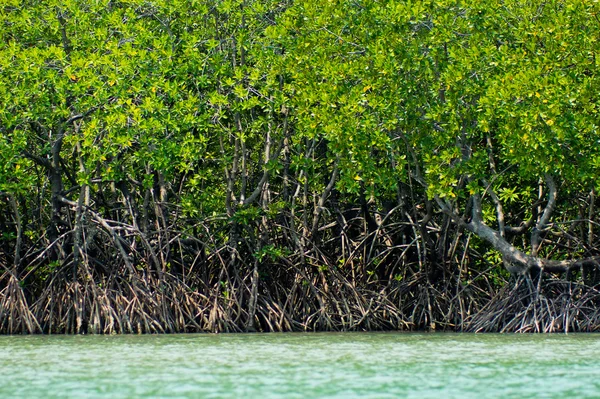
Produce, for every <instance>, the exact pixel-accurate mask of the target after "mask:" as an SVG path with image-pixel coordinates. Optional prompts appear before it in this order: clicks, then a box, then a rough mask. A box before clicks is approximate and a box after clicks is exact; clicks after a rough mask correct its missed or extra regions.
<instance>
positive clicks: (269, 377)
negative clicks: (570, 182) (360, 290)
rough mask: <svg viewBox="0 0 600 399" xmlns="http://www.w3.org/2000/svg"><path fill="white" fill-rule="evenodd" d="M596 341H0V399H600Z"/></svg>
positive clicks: (265, 337)
mask: <svg viewBox="0 0 600 399" xmlns="http://www.w3.org/2000/svg"><path fill="white" fill-rule="evenodd" d="M598 376H600V336H597V335H583V334H581V335H578V334H572V335H496V334H489V335H471V334H441V333H433V334H406V333H345V334H338V333H335V334H334V333H317V334H249V335H225V334H223V335H162V336H109V337H106V336H18V337H6V336H5V337H0V398H27V399H35V398H111V399H118V398H127V399H130V398H260V399H268V398H317V397H320V398H353V397H354V398H398V397H404V398H419V399H421V398H436V399H437V398H443V399H449V398H461V399H462V398H477V399H482V398H598V397H600V379H599V378H598Z"/></svg>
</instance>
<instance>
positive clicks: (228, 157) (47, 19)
mask: <svg viewBox="0 0 600 399" xmlns="http://www.w3.org/2000/svg"><path fill="white" fill-rule="evenodd" d="M599 126H600V3H598V2H597V1H585V0H547V1H532V0H504V1H499V2H485V1H475V0H460V1H459V0H414V1H413V0H382V1H378V0H169V1H167V0H48V1H39V0H3V1H2V5H1V6H0V333H3V334H21V333H23V334H34V333H44V334H48V333H69V334H77V333H90V334H92V333H93V334H112V333H175V332H245V331H264V332H268V331H366V330H369V331H371V330H437V331H440V330H443V331H472V332H570V331H597V330H600V269H599V267H600V228H599V227H600V225H599V223H600V212H599V210H598V206H599V205H600V204H599V202H600V201H598V200H597V198H596V197H597V195H598V192H599V190H600V128H599Z"/></svg>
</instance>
